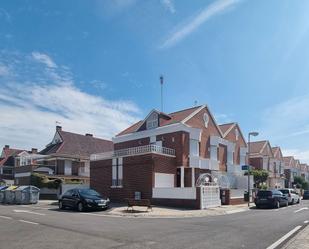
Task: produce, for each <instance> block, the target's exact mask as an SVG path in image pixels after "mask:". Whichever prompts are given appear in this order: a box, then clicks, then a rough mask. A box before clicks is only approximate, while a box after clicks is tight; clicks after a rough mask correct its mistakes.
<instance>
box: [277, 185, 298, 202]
mask: <svg viewBox="0 0 309 249" xmlns="http://www.w3.org/2000/svg"><path fill="white" fill-rule="evenodd" d="M279 191H280V192H282V194H283V195H285V196H286V197H288V202H289V205H293V204H295V203H300V196H299V194H298V193H297V192H296V191H295V190H294V189H292V188H283V189H279Z"/></svg>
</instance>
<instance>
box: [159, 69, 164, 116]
mask: <svg viewBox="0 0 309 249" xmlns="http://www.w3.org/2000/svg"><path fill="white" fill-rule="evenodd" d="M163 80H164V79H163V75H161V76H160V85H161V112H163Z"/></svg>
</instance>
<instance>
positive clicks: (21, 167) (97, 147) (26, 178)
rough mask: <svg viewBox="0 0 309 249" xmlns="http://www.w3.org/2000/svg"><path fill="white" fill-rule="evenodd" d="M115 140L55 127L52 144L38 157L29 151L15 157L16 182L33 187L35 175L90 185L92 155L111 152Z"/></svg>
mask: <svg viewBox="0 0 309 249" xmlns="http://www.w3.org/2000/svg"><path fill="white" fill-rule="evenodd" d="M112 148H113V143H112V141H108V140H105V139H100V138H95V137H93V135H92V134H85V135H81V134H76V133H72V132H68V131H63V130H62V127H61V126H57V127H56V132H55V135H54V137H53V139H52V141H51V142H50V143H49V144H48V145H47V146H46V148H45V149H43V150H42V151H40V152H39V153H38V154H32V155H29V154H27V153H26V152H25V153H22V154H20V155H19V157H17V158H16V167H15V183H16V184H19V185H26V184H30V181H31V174H32V173H33V172H37V173H42V174H45V175H48V177H49V178H50V179H56V178H60V179H63V180H79V181H80V182H82V183H89V174H90V173H89V171H90V170H89V167H90V166H89V165H90V155H91V154H93V153H100V152H105V151H109V150H111V149H112Z"/></svg>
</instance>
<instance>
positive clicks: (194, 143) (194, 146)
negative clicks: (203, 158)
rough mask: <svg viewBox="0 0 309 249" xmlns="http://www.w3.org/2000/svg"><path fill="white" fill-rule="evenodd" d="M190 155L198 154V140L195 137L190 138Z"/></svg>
mask: <svg viewBox="0 0 309 249" xmlns="http://www.w3.org/2000/svg"><path fill="white" fill-rule="evenodd" d="M190 155H191V156H199V155H200V153H199V141H198V140H195V139H190Z"/></svg>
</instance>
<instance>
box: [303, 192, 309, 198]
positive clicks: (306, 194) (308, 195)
mask: <svg viewBox="0 0 309 249" xmlns="http://www.w3.org/2000/svg"><path fill="white" fill-rule="evenodd" d="M303 200H309V190H305V191H304V194H303Z"/></svg>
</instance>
